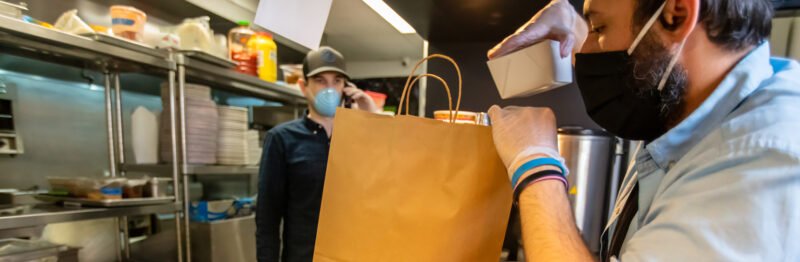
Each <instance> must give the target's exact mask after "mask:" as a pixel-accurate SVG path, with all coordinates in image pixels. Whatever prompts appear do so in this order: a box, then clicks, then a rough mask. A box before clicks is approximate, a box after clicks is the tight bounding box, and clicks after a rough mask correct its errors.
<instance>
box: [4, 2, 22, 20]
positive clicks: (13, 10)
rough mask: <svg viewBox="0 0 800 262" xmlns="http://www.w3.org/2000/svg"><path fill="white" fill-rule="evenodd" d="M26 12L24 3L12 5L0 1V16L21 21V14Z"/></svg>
mask: <svg viewBox="0 0 800 262" xmlns="http://www.w3.org/2000/svg"><path fill="white" fill-rule="evenodd" d="M25 11H28V6H27V5H25V3H22V2H20V3H19V4H12V3H9V2H5V1H0V15H4V16H8V17H13V18H16V19H22V16H23V12H25Z"/></svg>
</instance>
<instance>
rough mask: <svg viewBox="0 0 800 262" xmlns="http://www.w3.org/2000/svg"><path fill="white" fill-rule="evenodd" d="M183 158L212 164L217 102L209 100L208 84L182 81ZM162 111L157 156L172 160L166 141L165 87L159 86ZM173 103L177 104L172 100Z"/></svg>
mask: <svg viewBox="0 0 800 262" xmlns="http://www.w3.org/2000/svg"><path fill="white" fill-rule="evenodd" d="M185 90H186V95H185V98H186V113H185V116H186V158H187V162H188V163H189V164H214V163H216V162H217V136H218V129H219V122H218V118H219V117H218V113H217V105H216V104H215V103H214V101H213V100H211V88H209V87H207V86H201V85H192V84H186V88H185ZM161 94H162V96H161V97H162V104H163V107H164V113H165V114H162V117H161V127H162V128H161V136H160V137H161V139H160V140H161V160H162V161H164V162H171V161H172V150H171V144H170V138H171V133H170V124H169V121H170V118H169V116H170V110H169V104H168V99H163V98H167V97H168V90H167V89H166V86H164V85H162V87H161ZM176 106H177V104H176Z"/></svg>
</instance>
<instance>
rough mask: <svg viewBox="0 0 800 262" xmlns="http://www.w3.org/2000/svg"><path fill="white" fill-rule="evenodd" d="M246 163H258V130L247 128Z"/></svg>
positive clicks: (259, 142) (259, 159)
mask: <svg viewBox="0 0 800 262" xmlns="http://www.w3.org/2000/svg"><path fill="white" fill-rule="evenodd" d="M246 139H247V144H246V145H247V151H246V153H247V165H251V166H252V165H258V164H259V162H261V152H262V150H261V139H260V138H259V136H258V130H247V135H246Z"/></svg>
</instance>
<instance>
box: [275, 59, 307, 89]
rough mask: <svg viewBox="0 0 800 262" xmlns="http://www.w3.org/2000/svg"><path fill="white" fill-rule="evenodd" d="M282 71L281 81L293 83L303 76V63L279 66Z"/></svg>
mask: <svg viewBox="0 0 800 262" xmlns="http://www.w3.org/2000/svg"><path fill="white" fill-rule="evenodd" d="M280 68H281V71H283V81H284V82H286V83H287V84H290V85H294V84H296V83H297V80H299V79H300V78H301V77H303V65H300V64H286V65H281V66H280Z"/></svg>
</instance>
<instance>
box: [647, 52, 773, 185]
mask: <svg viewBox="0 0 800 262" xmlns="http://www.w3.org/2000/svg"><path fill="white" fill-rule="evenodd" d="M769 59H770V50H769V43H768V42H764V43H763V44H761V45H760V46H758V47H757V48H755V49H753V51H751V52H750V53H749V54H748V55H747V56H745V58H744V59H742V61H740V62H739V63H738V64H737V65H736V66H735V67H734V68H733V70H732V71H731V72H730V73H729V74H728V75H727V76H726V77H725V79H723V80H722V82H721V83H720V85H719V86H717V88H716V89H715V90H714V92H712V93H711V95H710V96H709V97H708V98H707V99H706V100H705V101H704V102H703V103H702V104H701V105H700V107H698V108H697V109H696V110H695V111H694V112H692V113H691V114H690V115H689V117H687V118H686V119H684V120H683V121H682V122H681V123H680V124H678V125H677V126H675V127H674V128H672V129H670V130H669V131H668V132H667V133H665V134H664V135H662V136H661V137H659V138H658V139H656V140H655V141H653V142H651V143H650V144H648V145H647V146H646V149H647V151H648V152H649V153H650V155H651V156H652V158H653V160H654V161H655V162H656V164H657V165H658V166H659V168H661V169H668V168H669V167H670V165H671V164H672V163H674V162H676V161H678V160H680V158H681V157H683V156H684V155H685V154H686V153H687V152H688V151H689V150H691V148H692V147H693V146H694V145H695V144H697V143H698V142H699V141H700V140H701V139H703V138H704V137H706V136H707V135H708V134H709V133H710V132H711V131H712V130H713V129H714V128H716V127H718V126H719V125H720V123H721V122H722V121H723V120H724V119H725V117H727V116H728V115H729V114H730V113H731V112H733V111H734V110H735V109H736V107H738V106H739V104H741V102H742V101H744V99H746V98H747V97H748V96H750V95H751V94H752V93H753V92H754V91H756V89H758V87H759V85H760V84H761V82H762V81H764V80H765V79H767V78H769V77H771V76H772V75H773V68H772V65H771V64H770V62H769Z"/></svg>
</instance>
